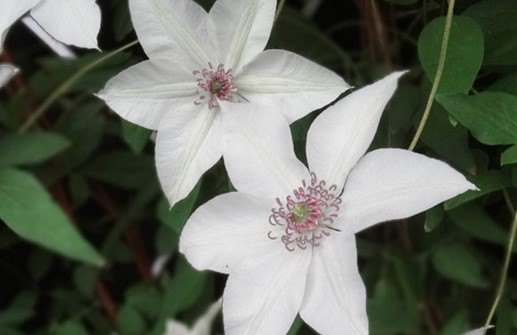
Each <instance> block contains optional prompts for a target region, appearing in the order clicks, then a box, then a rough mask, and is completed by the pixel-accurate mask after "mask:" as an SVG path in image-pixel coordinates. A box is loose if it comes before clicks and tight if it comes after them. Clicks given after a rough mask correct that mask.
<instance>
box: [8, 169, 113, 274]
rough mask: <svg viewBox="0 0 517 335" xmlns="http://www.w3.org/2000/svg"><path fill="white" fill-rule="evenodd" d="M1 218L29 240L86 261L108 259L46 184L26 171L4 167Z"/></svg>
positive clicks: (93, 261)
mask: <svg viewBox="0 0 517 335" xmlns="http://www.w3.org/2000/svg"><path fill="white" fill-rule="evenodd" d="M0 218H2V220H4V221H5V223H6V224H7V225H8V226H9V227H10V228H11V229H12V230H14V231H15V232H16V233H17V234H18V235H20V236H21V237H22V238H24V239H26V240H28V241H31V242H34V243H36V244H39V245H41V246H43V247H46V248H48V249H50V250H53V251H55V252H58V253H60V254H62V255H64V256H67V257H70V258H73V259H76V260H79V261H82V262H86V263H90V264H94V265H97V266H99V265H102V264H103V263H104V261H103V260H102V257H101V256H100V255H99V254H98V253H97V251H95V249H93V248H92V247H91V246H90V244H89V243H88V242H87V241H86V240H85V239H84V238H83V237H82V236H81V235H80V233H79V232H78V231H77V229H76V228H75V227H74V226H73V224H72V223H71V222H70V220H69V219H68V217H67V215H66V214H65V213H64V212H63V211H62V210H61V208H60V207H59V206H57V205H56V204H55V203H54V201H53V200H52V198H51V197H50V195H49V194H48V193H47V191H46V190H45V189H44V188H43V186H42V185H41V184H40V183H39V182H38V181H37V180H36V179H35V178H34V177H33V176H32V175H30V174H28V173H26V172H22V171H19V170H14V169H1V170H0Z"/></svg>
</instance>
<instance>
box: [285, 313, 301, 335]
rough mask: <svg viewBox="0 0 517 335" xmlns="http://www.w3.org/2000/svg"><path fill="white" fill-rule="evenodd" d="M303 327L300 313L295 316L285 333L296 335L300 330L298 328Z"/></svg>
mask: <svg viewBox="0 0 517 335" xmlns="http://www.w3.org/2000/svg"><path fill="white" fill-rule="evenodd" d="M302 327H303V320H302V318H301V317H300V315H297V316H296V319H294V322H293V324H292V325H291V328H289V331H288V332H287V335H296V334H298V332H299V331H300V329H301V328H302Z"/></svg>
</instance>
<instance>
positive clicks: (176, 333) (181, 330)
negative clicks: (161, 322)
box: [164, 320, 191, 335]
mask: <svg viewBox="0 0 517 335" xmlns="http://www.w3.org/2000/svg"><path fill="white" fill-rule="evenodd" d="M164 335H191V334H190V330H189V329H188V328H187V326H185V325H184V324H183V323H181V322H178V321H176V320H169V321H167V325H166V328H165V334H164Z"/></svg>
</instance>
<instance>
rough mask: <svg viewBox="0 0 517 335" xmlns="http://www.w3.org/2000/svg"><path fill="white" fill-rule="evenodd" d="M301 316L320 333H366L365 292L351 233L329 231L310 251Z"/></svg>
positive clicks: (338, 334) (365, 334) (336, 334)
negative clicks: (319, 243) (310, 258)
mask: <svg viewBox="0 0 517 335" xmlns="http://www.w3.org/2000/svg"><path fill="white" fill-rule="evenodd" d="M300 316H301V317H302V319H303V320H304V321H305V322H306V323H307V324H308V325H309V326H311V327H312V328H314V329H315V330H316V331H317V332H318V333H320V334H328V335H334V334H335V335H341V334H345V333H346V334H347V335H367V334H368V318H367V316H366V290H365V287H364V284H363V282H362V280H361V276H359V270H358V268H357V251H356V245H355V237H354V235H353V234H352V233H351V232H346V231H341V232H331V235H330V236H329V237H327V238H324V239H323V240H322V241H321V245H320V246H319V247H316V248H314V249H313V251H312V262H311V265H310V266H309V270H308V277H307V287H306V289H305V297H304V298H303V303H302V306H301V310H300Z"/></svg>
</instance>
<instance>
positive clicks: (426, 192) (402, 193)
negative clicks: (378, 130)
mask: <svg viewBox="0 0 517 335" xmlns="http://www.w3.org/2000/svg"><path fill="white" fill-rule="evenodd" d="M474 189H476V187H475V186H474V185H473V184H471V183H470V182H468V181H467V179H465V177H464V176H463V175H462V174H461V173H459V172H457V171H456V170H454V169H453V168H451V167H450V166H449V165H447V164H445V163H444V162H442V161H439V160H437V159H432V158H429V157H426V156H424V155H421V154H417V153H414V152H411V151H408V150H402V149H380V150H375V151H372V152H370V153H368V154H367V155H366V156H364V157H363V158H361V160H360V161H359V162H358V163H357V165H356V166H355V167H354V169H353V170H352V172H351V173H350V176H349V177H348V180H347V182H346V184H345V190H344V191H343V195H342V196H341V199H342V200H343V204H342V207H341V214H340V215H342V217H343V219H344V221H345V224H346V225H347V226H349V227H351V228H352V229H353V230H354V231H355V232H358V231H361V230H363V229H366V228H368V227H370V226H372V225H374V224H376V223H379V222H383V221H387V220H396V219H402V218H406V217H409V216H412V215H415V214H417V213H420V212H422V211H425V210H426V209H429V208H431V207H433V206H435V205H437V204H439V203H440V202H442V201H445V200H447V199H450V198H452V197H454V196H456V195H458V194H461V193H463V192H465V191H467V190H474Z"/></svg>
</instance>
